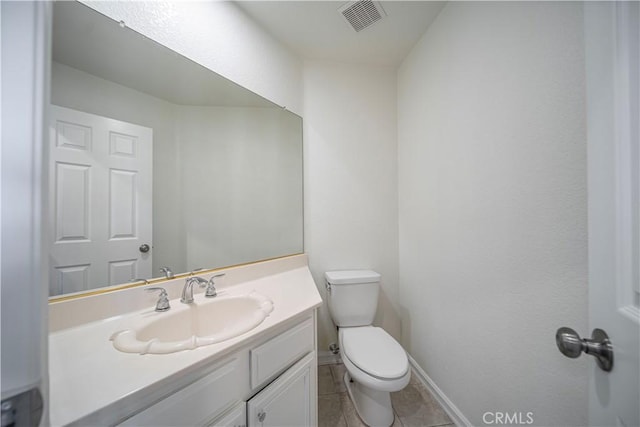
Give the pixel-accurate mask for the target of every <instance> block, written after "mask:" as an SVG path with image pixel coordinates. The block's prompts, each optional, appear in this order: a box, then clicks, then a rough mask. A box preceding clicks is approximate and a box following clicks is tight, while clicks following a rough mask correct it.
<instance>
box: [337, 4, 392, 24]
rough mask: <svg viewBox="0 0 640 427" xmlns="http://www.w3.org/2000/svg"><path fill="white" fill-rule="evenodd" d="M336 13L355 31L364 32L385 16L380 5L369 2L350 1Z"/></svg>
mask: <svg viewBox="0 0 640 427" xmlns="http://www.w3.org/2000/svg"><path fill="white" fill-rule="evenodd" d="M338 11H339V12H340V13H341V14H342V16H344V18H345V19H346V20H347V22H349V24H350V25H351V26H352V27H353V29H354V30H356V31H362V30H364V29H365V28H367V27H369V26H371V25H373V24H375V23H376V22H378V21H379V20H381V19H382V18H383V17H384V16H386V15H387V14H386V13H385V11H384V9H383V8H382V5H381V4H380V3H378V2H377V1H371V0H359V1H352V2H349V3H347V4H345V5H344V6H342V7H341V8H340V9H338Z"/></svg>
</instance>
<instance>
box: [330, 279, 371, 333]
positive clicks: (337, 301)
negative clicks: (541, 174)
mask: <svg viewBox="0 0 640 427" xmlns="http://www.w3.org/2000/svg"><path fill="white" fill-rule="evenodd" d="M324 277H325V280H326V286H327V304H328V305H329V313H330V314H331V318H332V319H333V323H335V324H336V326H341V327H348V326H367V325H370V324H371V323H372V322H373V318H374V316H375V315H376V309H377V307H378V292H379V287H380V274H378V273H376V272H375V271H372V270H343V271H327V272H326V273H325V274H324Z"/></svg>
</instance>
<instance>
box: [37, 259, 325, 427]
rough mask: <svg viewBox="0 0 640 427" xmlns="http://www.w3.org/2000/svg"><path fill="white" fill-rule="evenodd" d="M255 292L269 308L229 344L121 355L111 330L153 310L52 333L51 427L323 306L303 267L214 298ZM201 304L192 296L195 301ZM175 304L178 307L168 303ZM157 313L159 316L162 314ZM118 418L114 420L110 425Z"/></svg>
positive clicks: (115, 406)
mask: <svg viewBox="0 0 640 427" xmlns="http://www.w3.org/2000/svg"><path fill="white" fill-rule="evenodd" d="M254 289H255V290H256V291H258V292H259V293H261V294H263V295H265V296H267V297H268V298H269V299H271V300H272V301H273V304H274V310H273V312H271V314H270V315H269V316H268V317H267V318H266V319H265V320H264V321H263V322H262V323H261V324H260V325H258V326H257V327H256V328H255V329H253V330H251V331H249V332H247V333H245V334H243V335H240V336H238V337H236V338H232V339H230V340H227V341H224V342H221V343H217V344H211V345H208V346H203V347H199V348H196V349H194V350H187V351H180V352H177V353H171V354H146V355H139V354H132V353H123V352H120V351H118V350H116V349H115V348H114V347H113V344H112V342H111V341H110V340H109V338H110V337H111V335H112V334H113V333H114V332H117V331H120V330H123V329H127V328H129V327H131V325H132V323H133V322H134V321H135V320H136V319H138V318H139V317H140V315H141V314H143V313H149V312H153V309H154V307H148V308H147V309H144V310H141V311H137V312H133V313H129V314H125V315H120V316H116V317H111V318H108V319H104V320H99V321H94V322H90V323H86V324H84V325H81V326H76V327H73V328H69V329H63V330H60V331H56V332H52V333H51V334H50V336H49V390H50V393H49V403H50V406H49V411H50V422H51V425H53V426H62V425H67V424H70V423H74V422H75V423H78V424H82V420H83V419H84V418H86V417H88V416H89V415H93V417H94V418H93V419H96V418H95V416H96V413H100V414H102V415H101V416H100V417H99V418H100V419H106V418H104V417H105V415H104V414H108V413H109V411H112V412H113V413H114V415H115V414H116V413H118V412H122V411H123V410H124V408H126V407H130V406H131V402H127V399H125V398H126V397H127V396H131V395H132V394H134V393H136V392H139V391H141V390H143V389H149V390H152V389H153V387H152V386H154V385H157V384H158V383H159V382H160V381H163V380H166V379H167V378H168V377H171V376H174V375H176V374H184V373H187V372H189V371H190V370H193V369H194V366H196V365H197V366H202V364H203V363H205V362H207V363H208V362H213V361H215V360H216V359H217V358H219V357H222V356H224V355H227V354H229V353H230V352H232V351H234V350H236V349H238V348H240V347H241V346H243V345H244V344H245V343H247V342H248V341H251V340H253V339H257V338H258V337H260V336H261V335H264V334H265V333H267V332H269V331H273V330H274V329H276V328H278V326H280V325H282V324H283V323H285V322H287V321H288V320H290V319H292V318H294V317H296V316H298V315H301V314H303V313H305V312H309V311H311V310H313V309H315V308H316V307H318V306H320V305H321V304H322V299H321V298H320V295H319V294H318V290H317V288H316V285H315V283H314V281H313V278H312V277H311V273H310V272H309V269H308V267H306V266H305V267H301V268H295V269H292V270H289V271H285V272H281V273H278V274H273V275H269V276H266V277H263V278H260V279H256V280H251V281H247V282H244V283H239V284H236V285H234V286H230V287H226V288H222V289H220V290H219V292H218V294H219V295H220V296H224V295H243V294H247V293H249V292H251V291H252V290H254ZM200 300H204V295H203V294H202V293H197V294H195V302H196V303H197V302H198V301H200ZM171 303H172V304H173V305H174V306H175V305H177V304H181V303H180V302H179V301H178V300H172V301H171ZM161 314H162V313H160V315H161ZM115 421H117V420H113V421H112V422H115Z"/></svg>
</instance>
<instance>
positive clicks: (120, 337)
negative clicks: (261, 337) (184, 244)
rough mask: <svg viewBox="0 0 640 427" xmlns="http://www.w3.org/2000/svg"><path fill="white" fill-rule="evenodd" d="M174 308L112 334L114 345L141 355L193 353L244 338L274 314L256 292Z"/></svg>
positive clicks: (262, 296)
mask: <svg viewBox="0 0 640 427" xmlns="http://www.w3.org/2000/svg"><path fill="white" fill-rule="evenodd" d="M173 305H174V307H173V308H172V309H171V310H170V311H169V312H166V313H156V312H154V313H153V314H151V315H150V316H149V318H146V319H142V320H140V321H139V322H138V323H137V324H136V325H135V326H134V327H133V328H131V329H126V330H124V331H119V332H116V333H115V334H113V335H112V336H111V341H113V346H114V347H115V348H116V349H118V350H120V351H123V352H125V353H139V354H147V353H152V354H167V353H174V352H176V351H182V350H191V349H194V348H197V347H201V346H204V345H209V344H215V343H219V342H222V341H225V340H228V339H231V338H234V337H237V336H238V335H242V334H244V333H245V332H248V331H250V330H252V329H253V328H255V327H256V326H258V325H259V324H260V323H262V321H263V320H264V319H265V318H266V317H267V316H268V315H269V313H271V312H272V311H273V302H272V301H271V300H269V299H268V298H267V297H265V296H264V295H261V294H259V293H257V292H255V291H253V292H251V293H249V294H247V295H239V296H227V297H216V298H214V299H211V300H206V301H202V302H196V303H193V304H180V303H177V304H173Z"/></svg>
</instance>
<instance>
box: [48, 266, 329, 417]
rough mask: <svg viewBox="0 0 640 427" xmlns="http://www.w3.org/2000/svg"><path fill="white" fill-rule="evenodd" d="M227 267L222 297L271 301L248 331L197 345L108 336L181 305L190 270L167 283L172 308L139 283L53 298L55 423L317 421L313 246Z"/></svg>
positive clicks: (52, 411) (51, 370)
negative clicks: (154, 349)
mask: <svg viewBox="0 0 640 427" xmlns="http://www.w3.org/2000/svg"><path fill="white" fill-rule="evenodd" d="M220 272H224V273H226V283H223V284H222V285H221V286H219V289H218V295H219V298H228V297H232V296H235V295H247V294H250V293H251V292H253V291H255V292H259V293H260V294H261V295H264V296H265V297H266V298H268V299H269V300H270V301H271V302H272V304H273V310H272V311H271V312H270V313H269V314H268V316H267V317H266V318H265V319H264V320H263V321H262V322H261V323H260V324H259V325H257V326H255V327H254V328H253V329H251V330H250V331H248V332H245V333H243V334H241V335H238V336H236V337H234V338H230V339H227V340H225V341H221V342H218V343H214V344H209V345H204V346H200V347H196V348H194V349H191V350H182V351H176V352H172V353H168V354H139V353H135V352H132V353H127V352H123V351H120V350H118V349H116V348H115V347H114V345H113V342H112V341H111V340H110V338H111V337H112V336H113V335H114V334H116V333H118V332H120V331H122V330H126V329H128V328H130V327H131V326H132V325H135V324H136V323H137V322H140V319H141V318H153V316H157V317H159V316H163V315H168V314H169V313H170V312H171V310H180V309H182V307H181V306H183V305H184V304H181V303H180V301H179V298H177V297H178V295H179V293H180V291H181V288H182V287H183V285H184V279H176V280H170V281H167V282H164V283H163V284H162V286H163V287H165V288H166V289H167V292H168V293H169V297H170V299H171V304H172V306H173V307H172V309H171V310H169V312H165V313H158V312H155V311H154V307H155V300H156V299H157V296H156V295H153V294H148V293H145V292H143V290H142V288H133V289H124V290H119V291H115V292H108V293H102V294H99V295H93V296H86V297H82V298H78V299H69V300H67V301H61V302H58V303H55V304H51V305H50V314H51V317H50V323H51V334H50V344H49V345H50V348H49V360H50V366H49V373H50V396H51V399H50V422H51V425H56V426H57V425H123V426H144V425H148V426H162V425H166V426H175V425H189V426H198V425H199V426H209V425H220V426H268V425H301V426H302V425H315V424H317V385H316V377H317V375H316V372H317V356H316V350H317V349H316V313H315V311H316V310H315V309H316V308H317V307H318V306H319V305H320V304H321V303H322V300H321V298H320V296H319V294H318V291H317V288H316V286H315V283H314V282H313V279H312V277H311V274H310V272H309V269H308V267H307V264H306V256H304V255H297V256H292V257H287V258H283V259H278V260H272V261H266V262H261V263H256V264H251V265H247V266H243V267H234V268H228V269H224V270H219V271H216V272H215V273H216V274H219V273H220ZM211 274H213V273H209V275H211ZM202 276H203V277H204V278H207V274H202ZM118 302H121V304H118ZM198 303H201V304H204V303H205V302H204V296H203V294H202V293H196V295H195V304H198ZM119 306H120V307H119ZM122 306H123V307H125V308H127V309H128V310H127V311H123V308H121V307H122ZM137 306H141V307H137ZM136 308H137V309H136ZM96 317H98V318H96ZM74 319H75V320H74Z"/></svg>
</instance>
